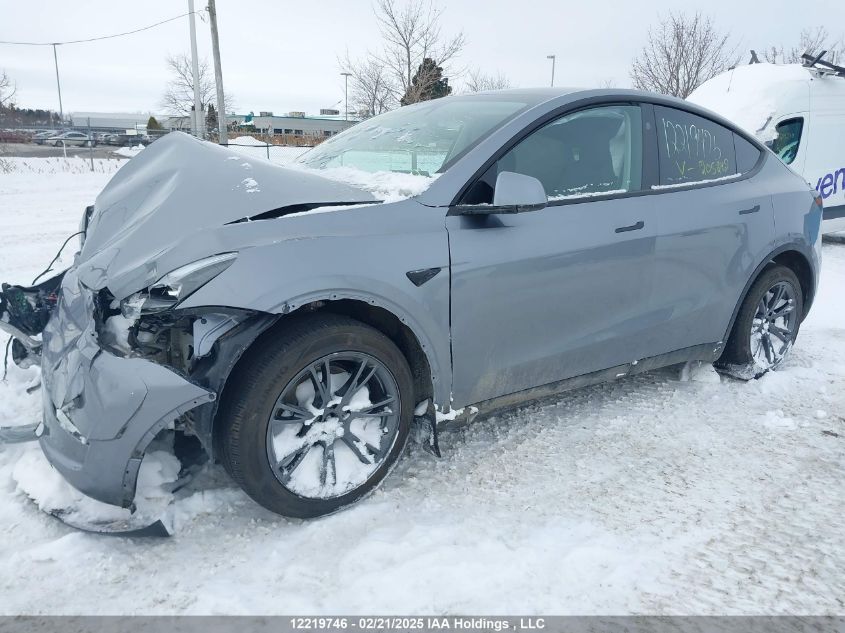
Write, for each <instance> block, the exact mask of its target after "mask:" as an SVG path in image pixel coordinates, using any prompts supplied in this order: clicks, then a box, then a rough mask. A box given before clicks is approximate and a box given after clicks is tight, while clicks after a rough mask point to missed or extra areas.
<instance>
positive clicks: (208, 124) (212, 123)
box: [205, 103, 217, 132]
mask: <svg viewBox="0 0 845 633" xmlns="http://www.w3.org/2000/svg"><path fill="white" fill-rule="evenodd" d="M216 128H217V110H215V109H214V106H213V105H211V104H210V103H209V104H208V112H207V113H206V115H205V129H206V130H208V131H209V132H210V131H211V130H214V129H216Z"/></svg>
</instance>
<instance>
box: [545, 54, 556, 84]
mask: <svg viewBox="0 0 845 633" xmlns="http://www.w3.org/2000/svg"><path fill="white" fill-rule="evenodd" d="M555 57H556V55H546V59H550V60H552V88H554V87H555Z"/></svg>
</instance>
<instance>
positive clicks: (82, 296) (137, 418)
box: [0, 257, 275, 532]
mask: <svg viewBox="0 0 845 633" xmlns="http://www.w3.org/2000/svg"><path fill="white" fill-rule="evenodd" d="M209 259H213V260H214V261H213V262H212V265H211V266H197V265H193V266H191V267H190V270H188V271H187V273H188V274H175V275H174V274H173V273H171V274H170V275H166V276H165V277H163V278H162V280H161V281H160V282H159V283H157V284H154V285H153V286H151V287H150V288H148V289H146V290H144V291H142V292H140V293H135V294H133V295H131V296H130V297H127V298H125V299H124V300H120V301H119V300H116V299H115V298H114V297H113V296H112V295H111V293H110V291H109V290H108V289H107V288H103V289H101V290H99V291H95V290H92V289H90V288H88V287H86V285H85V284H84V283H82V282H81V280H80V279H79V276H78V274H77V271H76V269H75V268H71V269H70V270H68V271H66V272H64V273H62V274H61V275H58V276H57V277H54V278H52V279H50V280H48V281H46V282H43V283H42V284H40V285H39V286H33V287H29V288H23V287H18V286H7V285H4V286H3V291H2V295H0V306H2V311H0V328H2V329H3V330H4V331H6V332H8V333H9V334H11V335H12V336H13V337H14V338H13V358H14V361H15V362H16V364H18V365H20V366H22V367H27V366H30V365H32V364H33V363H36V362H40V365H41V369H42V392H43V398H42V408H43V417H42V422H41V423H40V424H39V425H37V428H36V425H32V426H31V427H27V428H26V429H25V430H24V429H14V430H13V429H6V430H4V432H3V436H2V439H4V440H5V441H25V440H27V439H34V437H36V436H37V438H38V440H39V442H40V444H41V448H42V450H43V452H44V454H45V455H46V457H47V459H48V460H49V462H50V463H51V464H52V465H53V466H54V467H55V468H56V470H57V471H58V472H59V473H61V475H62V476H63V477H64V478H65V479H66V480H67V481H68V482H69V483H70V484H71V485H72V486H73V487H74V488H76V489H77V490H79V491H81V492H83V493H84V494H85V495H88V496H89V497H92V498H93V499H96V500H98V501H101V502H104V503H107V504H111V505H115V506H120V507H121V508H127V509H129V511H130V512H132V513H134V511H135V505H134V502H133V500H134V498H135V493H136V485H137V481H138V472H139V469H140V466H141V461H142V459H143V457H144V454H145V452H146V451H147V449H148V447H149V446H150V443H151V442H152V441H153V440H154V438H156V437H157V436H159V437H160V436H161V434H162V433H163V432H165V431H170V433H169V435H170V437H171V440H173V439H174V438H178V440H177V441H176V443H177V444H179V445H181V446H182V447H185V446H188V445H193V446H192V447H191V449H189V452H190V453H191V456H190V457H191V462H192V463H193V464H194V465H196V464H198V463H200V462H201V461H203V460H204V459H205V458H206V457H207V455H210V454H211V450H212V446H211V443H212V440H211V437H212V433H211V428H212V421H213V417H214V414H215V411H216V401H217V396H218V393H219V392H220V391H221V390H222V386H223V384H224V383H225V381H226V378H227V377H228V374H229V372H230V371H231V370H232V368H233V367H234V365H235V363H236V362H237V360H238V358H239V357H240V354H241V352H242V351H243V350H244V349H245V348H246V347H247V346H248V345H249V344H250V343H251V342H252V341H253V340H254V338H255V337H256V336H258V334H259V333H260V332H262V331H264V329H266V327H269V325H270V324H272V323H273V322H274V321H275V317H273V316H272V315H265V314H256V313H254V312H250V311H246V310H238V309H232V308H207V309H202V310H192V311H190V312H188V311H181V310H179V309H178V303H179V301H180V300H181V299H182V298H184V296H187V295H188V294H190V293H191V292H192V291H193V290H195V289H196V288H197V287H199V286H200V285H202V284H204V283H205V282H207V281H208V280H209V279H210V278H212V277H213V276H214V274H213V273H214V272H215V271H218V272H219V270H221V266H220V261H221V258H220V257H216V258H209ZM229 259H231V258H229ZM186 268H187V267H186ZM210 269H211V270H210ZM174 272H177V273H178V271H174ZM182 272H183V273H184V272H186V271H182ZM39 335H40V337H41V338H40V340H39V339H38V337H39ZM186 440H187V441H186ZM200 448H202V449H204V450H199V449H200ZM183 450H184V448H183ZM177 456H178V455H177ZM187 466H189V464H186V463H185V461H184V460H183V472H182V473H180V478H179V481H180V482H182V481H183V480H184V479H185V475H186V474H187V472H188V468H187ZM54 514H56V515H57V516H59V517H60V518H63V519H64V518H65V516H73V513H72V512H69V511H66V510H64V509H63V510H61V511H59V512H55V513H54ZM145 520H146V519H145ZM72 524H74V526H75V527H81V528H85V529H93V530H95V531H108V532H112V531H120V532H127V531H128V532H136V531H137V527H138V526H137V525H135V524H133V522H131V521H128V522H127V521H121V522H118V523H117V524H116V523H114V522H113V521H110V522H109V523H108V525H105V524H102V525H100V524H98V525H93V526H91V525H80V524H78V523H72Z"/></svg>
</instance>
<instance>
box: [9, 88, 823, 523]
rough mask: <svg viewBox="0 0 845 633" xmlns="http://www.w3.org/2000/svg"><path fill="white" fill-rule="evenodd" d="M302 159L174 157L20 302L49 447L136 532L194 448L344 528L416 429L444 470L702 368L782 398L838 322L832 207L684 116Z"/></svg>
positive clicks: (530, 97)
mask: <svg viewBox="0 0 845 633" xmlns="http://www.w3.org/2000/svg"><path fill="white" fill-rule="evenodd" d="M299 160H300V164H299V166H298V168H297V169H285V168H282V167H278V166H275V165H273V164H271V163H269V162H266V161H247V163H246V164H244V159H243V157H242V156H241V155H239V154H235V153H233V152H231V151H230V150H228V149H226V148H223V147H220V146H218V145H214V144H211V143H207V142H203V141H199V140H197V139H194V138H192V137H190V136H187V135H185V134H182V133H172V134H168V135H167V136H166V137H164V138H162V139H161V140H159V141H157V142H156V143H154V144H153V145H151V146H150V147H149V148H147V149H146V150H144V151H143V152H141V153H140V154H139V155H138V156H136V157H135V158H133V159H132V161H130V162H129V163H128V164H127V165H126V166H124V167H123V168H122V169H121V170H120V171H119V172H117V174H116V175H115V176H114V177H113V178H112V180H111V181H110V183H109V184H108V185H107V186H106V188H105V189H104V190H103V191H102V192H101V193H100V195H99V196H98V197H97V199H96V202H95V203H94V205H93V206H91V207H88V209H86V211H85V214H84V216H83V218H82V223H81V230H82V231H83V232H84V236H83V237H84V241H83V244H82V247H81V251H80V252H79V254H78V256H77V258H76V259H75V263H74V265H73V266H72V267H71V268H70V269H68V270H67V271H66V272H64V273H62V274H61V275H59V276H57V277H55V278H53V279H51V280H49V281H46V282H43V283H41V284H39V285H37V286H33V287H28V288H24V287H7V288H6V290H5V292H4V295H5V301H6V306H7V307H6V310H7V311H8V314H9V317H8V319H7V321H8V322H7V323H5V324H4V325H3V327H4V328H5V329H6V330H7V331H10V332H12V333H13V334H15V335H16V336H17V337H18V339H19V343H18V344H17V351H16V352H15V353H14V356H15V358H16V360H17V361H18V362H26V361H27V360H29V361H30V362H31V359H32V358H33V355H35V354H36V353H37V350H39V349H40V350H41V355H42V356H41V360H40V362H41V366H42V369H43V378H42V380H43V392H44V419H43V429H44V430H43V433H42V434H41V435H40V443H41V447H42V449H43V450H44V453H45V454H46V456H47V458H48V459H49V461H50V462H51V463H52V464H53V465H54V466H55V468H56V469H57V470H58V471H59V472H60V473H62V474H63V475H64V477H65V478H66V479H67V480H68V481H69V482H70V483H71V484H73V485H74V486H75V487H77V488H78V489H79V490H81V491H82V492H84V493H86V494H87V495H90V496H92V497H94V498H96V499H98V500H100V501H103V502H105V503H108V504H115V505H118V506H123V507H132V503H133V495H134V493H135V487H136V479H137V474H138V469H139V465H140V463H141V459H142V456H143V455H144V453H145V451H147V448H148V446H149V445H150V442H151V441H152V440H153V438H154V437H157V436H158V437H160V438H161V437H172V436H174V434H175V435H176V436H178V437H183V438H186V441H185V442H177V446H182V447H183V448H182V449H178V450H179V451H183V450H184V446H185V445H186V443H190V442H191V441H193V442H195V443H197V445H201V447H202V450H203V451H204V452H205V453H206V454H207V455H208V456H210V457H211V458H212V459H215V460H219V461H220V462H222V464H223V466H224V467H225V468H226V470H227V471H228V472H229V473H230V474H231V475H232V477H233V479H234V480H235V481H236V482H237V483H238V484H239V485H240V486H242V487H243V489H244V490H245V491H246V492H247V493H248V494H249V495H250V496H251V497H252V498H253V499H255V500H256V501H257V502H258V503H260V504H261V505H263V506H264V507H266V508H268V509H269V510H271V511H273V512H277V513H280V514H283V515H287V516H292V517H315V516H320V515H324V514H327V513H331V512H334V511H336V510H338V509H340V508H342V507H344V506H347V505H349V504H351V503H353V502H355V501H357V500H359V499H361V498H362V497H363V496H365V495H366V494H367V493H369V492H371V491H372V490H373V489H374V488H375V487H376V486H377V485H378V484H379V483H380V482H381V481H382V480H383V479H384V478H385V477H386V476H387V474H388V473H389V472H390V470H391V468H392V467H393V466H394V465H395V463H396V461H397V459H398V457H399V455H400V454H401V453H402V451H403V448H404V446H405V443H406V441H407V439H408V436H409V433H410V430H411V425H412V423H414V421H415V419H416V420H417V421H418V422H419V423H420V424H425V425H428V428H429V430H430V433H431V445H432V446H434V447H436V446H437V433H438V429H440V428H443V426H444V425H448V424H454V423H457V422H461V421H466V420H468V419H470V418H472V417H473V416H475V415H485V414H489V413H490V412H492V411H496V410H502V409H506V408H510V407H514V406H516V405H517V404H519V403H522V402H525V401H527V400H530V399H533V398H537V397H544V396H548V395H549V394H552V393H556V392H558V391H562V390H565V389H570V388H573V387H579V386H582V385H587V384H593V383H598V382H602V381H607V380H615V379H618V378H620V377H623V376H629V375H632V374H637V373H640V372H644V371H648V370H651V369H655V368H658V367H663V366H667V365H672V364H677V363H683V362H685V361H703V362H708V363H710V362H712V363H716V364H717V366H718V367H719V368H720V369H721V370H722V371H726V372H730V373H731V374H732V375H734V376H738V377H741V378H743V379H753V378H754V377H759V376H761V375H763V374H764V373H766V372H767V371H769V370H771V369H774V368H776V367H778V365H779V364H780V363H781V362H782V361H783V359H784V358H785V357H786V355H787V354H788V352H789V350H790V349H791V347H792V345H793V344H794V342H795V340H796V336H797V335H798V331H799V327H800V325H801V322H802V320H803V319H804V317H805V316H806V314H807V312H808V310H809V309H810V306H811V304H812V302H813V297H814V295H815V291H816V284H817V280H818V274H819V267H820V257H821V250H820V249H821V247H820V224H821V218H822V206H821V202H820V200H819V199H818V197H817V196H816V195H815V192H812V191H811V190H810V188H809V187H808V185H807V184H806V183H805V182H804V181H803V180H802V178H801V177H800V176H798V175H797V174H795V173H794V172H792V171H791V170H790V169H789V168H788V167H787V166H786V165H784V164H783V163H782V162H781V161H780V160H778V159H777V157H776V156H774V155H773V154H772V153H771V152H770V151H769V150H768V149H767V148H766V147H765V146H764V145H762V144H761V143H760V142H759V141H758V140H756V139H755V138H754V137H753V136H752V135H749V134H748V133H746V132H745V131H743V130H741V129H739V128H737V127H735V126H734V125H733V124H732V123H730V122H729V121H727V120H725V119H723V118H721V117H719V116H718V115H716V114H714V113H712V112H709V111H707V110H705V109H702V108H700V107H698V106H695V105H693V104H691V103H688V102H685V101H681V100H677V99H673V98H669V97H663V96H658V95H655V94H650V93H644V92H635V91H627V90H587V91H576V90H563V89H552V90H548V89H547V90H510V91H501V92H491V93H481V94H473V95H461V96H454V97H446V98H443V99H436V100H433V101H427V102H424V103H420V104H416V105H412V106H407V107H403V108H400V109H398V110H395V111H392V112H389V113H386V114H383V115H380V116H377V117H374V118H372V119H369V120H367V121H364V122H361V123H359V124H357V125H356V126H354V127H352V128H350V129H348V130H346V131H345V132H343V133H341V134H338V135H337V136H334V137H332V138H331V139H328V140H326V141H325V142H324V143H322V144H321V145H319V146H317V147H316V148H314V149H313V150H311V151H310V152H308V153H306V154H305V155H304V156H303V157H301V158H300V159H299ZM341 165H342V166H343V169H342V170H337V169H333V168H335V167H338V166H341ZM356 170H357V171H356ZM367 172H377V173H376V175H375V176H372V177H371V178H370V177H367V176H366V173H367ZM385 172H399V173H398V174H396V175H395V176H391V175H390V174H389V173H388V174H385ZM350 173H352V174H353V177H351V178H350V176H349V174H350ZM435 176H436V177H435ZM344 178H346V179H347V181H343V179H344ZM349 182H355V183H358V184H357V185H353V184H349ZM391 182H395V184H396V187H394V188H392V189H390V191H388V192H387V193H385V190H384V189H383V188H384V187H385V186H388V185H390V183H391ZM380 187H381V188H382V189H380ZM374 192H376V193H374ZM57 296H58V301H57V302H56V297H57ZM0 312H2V310H0ZM38 334H40V335H41V337H42V338H41V339H40V340H38V339H35V338H34V337H35V336H37V335H38ZM14 351H15V350H13V352H14ZM782 388H787V386H786V385H783V387H782ZM162 434H165V435H162ZM178 454H179V455H180V457H182V458H184V454H183V453H178Z"/></svg>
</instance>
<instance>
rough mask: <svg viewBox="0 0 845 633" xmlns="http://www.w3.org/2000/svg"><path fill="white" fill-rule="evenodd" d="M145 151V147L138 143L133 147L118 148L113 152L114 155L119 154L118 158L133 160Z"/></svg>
mask: <svg viewBox="0 0 845 633" xmlns="http://www.w3.org/2000/svg"><path fill="white" fill-rule="evenodd" d="M143 149H144V146H143V145H142V144H141V143H138V144H137V145H135V146H133V147H118V148H117V149H116V150H113V151H112V154H117V155H118V156H123V157H125V158H132V157H134V156H137V155H138V154H140V153H141V151H142V150H143Z"/></svg>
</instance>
